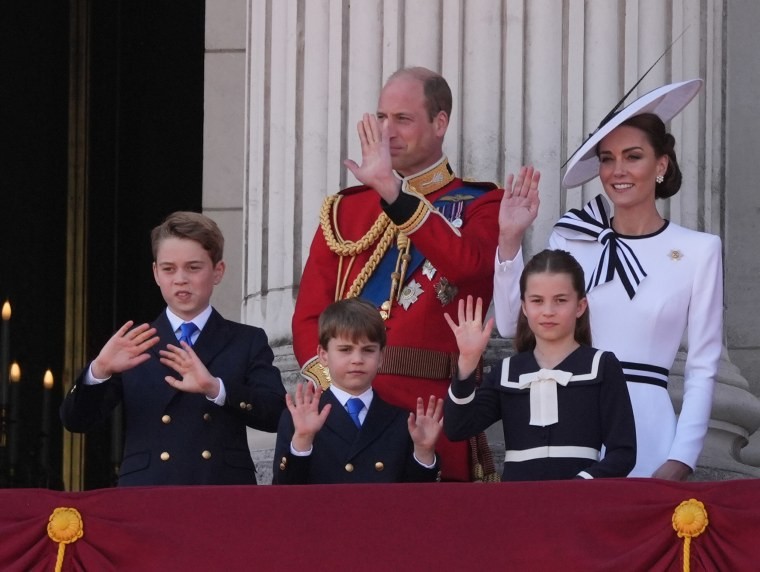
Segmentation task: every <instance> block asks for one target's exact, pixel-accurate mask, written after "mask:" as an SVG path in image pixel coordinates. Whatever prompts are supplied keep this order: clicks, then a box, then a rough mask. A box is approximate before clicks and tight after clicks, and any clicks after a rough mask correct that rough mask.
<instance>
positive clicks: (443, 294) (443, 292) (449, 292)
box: [435, 278, 459, 306]
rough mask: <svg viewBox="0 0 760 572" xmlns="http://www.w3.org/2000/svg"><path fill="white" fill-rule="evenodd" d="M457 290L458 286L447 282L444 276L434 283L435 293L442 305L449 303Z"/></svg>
mask: <svg viewBox="0 0 760 572" xmlns="http://www.w3.org/2000/svg"><path fill="white" fill-rule="evenodd" d="M458 292H459V288H457V287H456V286H454V285H453V284H451V283H449V281H448V280H447V279H446V278H441V280H440V282H438V284H436V285H435V295H436V297H437V298H438V299H439V300H440V301H441V304H442V305H443V306H445V305H447V304H450V303H451V301H452V300H453V299H454V298H456V295H457V293H458Z"/></svg>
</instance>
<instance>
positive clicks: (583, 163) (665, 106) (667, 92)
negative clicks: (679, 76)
mask: <svg viewBox="0 0 760 572" xmlns="http://www.w3.org/2000/svg"><path fill="white" fill-rule="evenodd" d="M703 83H704V82H703V81H702V80H701V79H690V80H687V81H682V82H679V83H671V84H668V85H663V86H662V87H658V88H657V89H655V90H652V91H650V92H649V93H647V94H645V95H642V96H641V97H639V98H638V99H637V100H636V101H634V102H633V103H631V104H630V105H628V106H627V107H625V108H623V109H622V110H620V111H619V112H617V113H614V111H613V112H612V113H610V114H609V115H608V116H607V117H605V118H604V120H603V121H602V123H601V124H600V125H599V128H598V129H597V130H596V131H594V133H592V134H591V135H590V136H589V138H588V139H586V141H584V143H583V145H581V146H580V148H579V149H578V150H577V151H576V152H575V153H573V155H572V157H570V160H569V161H568V166H567V170H566V171H565V176H564V177H563V178H562V186H563V187H565V188H566V189H570V188H572V187H577V186H579V185H582V184H583V183H585V182H587V181H590V180H591V179H593V178H594V177H596V176H597V175H598V174H599V159H598V157H597V156H596V146H597V145H598V144H599V142H600V141H601V140H602V139H604V138H605V137H606V136H607V135H608V134H609V133H610V132H611V131H612V130H613V129H615V128H616V127H619V126H620V124H622V123H623V122H625V121H626V120H627V119H630V118H631V117H634V116H636V115H641V114H642V113H654V114H655V115H657V116H658V117H659V118H660V119H662V121H663V122H664V123H667V122H668V121H670V120H671V119H673V118H674V117H675V116H676V115H678V113H679V112H680V111H681V110H682V109H683V108H684V107H686V105H688V103H689V102H690V101H691V100H692V99H694V96H695V95H697V93H698V92H699V90H700V89H701V88H702V84H703Z"/></svg>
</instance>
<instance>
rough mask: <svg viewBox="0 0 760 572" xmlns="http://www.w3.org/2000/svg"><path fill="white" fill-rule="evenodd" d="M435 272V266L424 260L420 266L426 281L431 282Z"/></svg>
mask: <svg viewBox="0 0 760 572" xmlns="http://www.w3.org/2000/svg"><path fill="white" fill-rule="evenodd" d="M436 272H437V270H436V269H435V266H433V263H432V262H430V261H429V260H425V263H424V264H423V265H422V274H423V275H425V276H427V278H428V280H431V281H432V280H433V276H435V273H436Z"/></svg>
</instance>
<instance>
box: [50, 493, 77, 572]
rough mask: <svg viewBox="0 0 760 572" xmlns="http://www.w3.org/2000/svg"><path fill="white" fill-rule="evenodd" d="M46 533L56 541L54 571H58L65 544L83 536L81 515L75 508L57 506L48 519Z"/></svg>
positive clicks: (60, 566) (61, 563)
mask: <svg viewBox="0 0 760 572" xmlns="http://www.w3.org/2000/svg"><path fill="white" fill-rule="evenodd" d="M47 533H48V536H49V537H50V539H51V540H52V541H53V542H57V543H58V558H57V559H56V562H55V571H56V572H60V570H61V569H62V568H63V555H64V553H65V551H66V545H67V544H71V543H72V542H76V541H77V540H79V539H80V538H82V537H83V536H84V522H83V521H82V515H81V514H79V511H78V510H77V509H75V508H69V507H58V508H57V509H55V510H54V511H53V514H51V515H50V518H49V519H48V525H47Z"/></svg>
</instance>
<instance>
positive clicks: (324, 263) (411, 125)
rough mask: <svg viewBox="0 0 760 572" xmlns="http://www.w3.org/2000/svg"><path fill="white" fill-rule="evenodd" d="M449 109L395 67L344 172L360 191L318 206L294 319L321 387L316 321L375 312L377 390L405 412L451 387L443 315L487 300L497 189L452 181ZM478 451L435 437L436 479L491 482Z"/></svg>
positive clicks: (426, 83)
mask: <svg viewBox="0 0 760 572" xmlns="http://www.w3.org/2000/svg"><path fill="white" fill-rule="evenodd" d="M451 99H452V98H451V90H450V89H449V86H448V84H447V83H446V80H445V79H444V78H443V77H441V76H440V75H439V74H437V73H435V72H432V71H430V70H428V69H425V68H405V69H401V70H399V71H397V72H396V73H394V74H393V75H392V76H391V77H390V78H389V79H388V81H387V83H386V84H385V86H384V87H383V90H382V92H381V94H380V99H379V102H378V110H377V116H376V117H375V116H374V115H372V114H365V115H364V117H363V119H362V121H360V122H359V124H358V126H357V129H358V133H359V139H360V141H361V146H362V164H361V165H357V164H356V163H355V162H353V161H351V160H347V161H346V162H345V165H346V167H347V168H348V169H349V170H350V171H351V172H352V173H353V174H354V176H355V177H356V178H357V179H358V180H359V181H361V182H362V183H364V185H361V186H358V187H352V188H349V189H346V190H344V191H342V192H341V193H339V194H337V195H331V196H328V197H327V198H326V199H325V201H324V203H323V205H322V209H321V213H320V228H319V229H317V232H316V235H315V237H314V240H313V242H312V245H311V250H310V252H309V258H308V260H307V262H306V267H305V269H304V273H303V277H302V279H301V286H300V291H299V295H298V299H297V301H296V308H295V314H294V316H293V348H294V352H295V355H296V358H297V360H298V362H299V364H300V365H301V366H302V369H301V372H302V374H303V375H304V376H305V377H308V378H310V379H312V380H313V381H314V382H315V383H320V384H321V385H322V386H323V387H327V386H328V385H329V372H327V371H325V370H324V369H323V368H322V366H321V365H320V364H319V362H318V360H317V345H318V339H317V319H318V317H319V314H320V313H321V312H322V310H323V309H324V308H325V307H327V305H328V304H330V303H331V302H333V301H335V300H340V299H343V298H350V297H355V296H359V297H361V298H364V299H366V300H369V301H371V302H372V303H374V304H375V305H376V306H377V308H378V310H379V311H380V313H381V315H382V316H383V318H384V319H385V323H386V327H387V336H388V344H387V347H386V351H385V356H384V359H383V365H382V367H381V369H380V373H379V375H378V376H377V377H376V379H375V382H374V383H373V387H374V390H375V391H377V392H378V394H379V395H380V396H381V397H382V398H383V399H385V400H386V401H388V402H390V403H392V404H393V405H396V406H398V407H403V408H405V409H407V410H409V411H412V410H414V408H415V407H416V400H417V397H423V398H427V397H428V396H430V395H435V396H437V397H444V396H445V394H446V391H447V389H448V386H449V382H450V380H451V375H452V373H453V368H454V367H455V364H456V360H457V354H456V352H457V345H456V340H455V339H454V336H453V335H452V333H451V330H450V329H449V328H448V326H447V324H446V322H445V320H444V317H443V314H444V312H449V313H452V312H453V311H455V310H456V309H457V305H458V301H459V299H460V298H464V297H466V296H467V295H468V294H469V295H472V296H475V297H478V296H479V297H481V298H483V300H484V302H485V303H486V304H489V303H490V301H491V296H492V291H493V268H494V251H495V247H496V244H497V242H498V237H499V221H498V219H499V202H500V200H501V198H502V194H503V191H502V190H498V189H496V188H495V185H493V184H490V183H470V182H463V181H462V180H461V179H459V178H457V177H455V175H454V172H453V170H452V168H451V166H450V164H449V162H448V159H447V158H446V156H445V155H444V154H443V138H444V135H445V133H446V129H447V128H448V124H449V116H450V114H451ZM526 173H527V176H526ZM511 181H512V177H511V176H510V183H509V185H508V187H511ZM537 184H538V174H537V172H536V174H535V176H534V175H533V171H532V169H523V170H521V172H520V176H519V177H518V179H517V184H516V185H515V189H517V188H518V187H519V186H523V187H525V188H526V189H527V188H528V187H530V188H531V189H533V190H534V192H537V190H536V189H537ZM510 193H511V189H510ZM522 230H524V229H522ZM521 236H522V232H516V235H515V237H516V238H515V240H516V244H515V248H514V253H515V254H516V253H517V251H518V250H519V240H520V237H521ZM478 445H479V446H480V451H477V450H476V449H477V448H478ZM484 445H485V439H484V437H482V438H481V439H479V440H473V441H471V442H470V443H468V442H466V441H463V442H456V443H452V442H450V441H448V440H445V439H444V438H443V437H442V438H441V440H440V441H439V443H438V447H437V450H438V453H439V455H440V457H441V469H442V477H443V479H444V480H455V481H469V480H472V479H483V478H486V479H489V478H491V475H490V474H484V472H485V473H490V471H491V470H492V465H489V464H488V462H490V453H488V452H487V446H486V447H485V448H484V447H483V446H484ZM478 455H480V456H478ZM478 459H480V461H483V460H485V461H486V462H485V463H482V462H480V461H479V460H478ZM494 476H495V475H494Z"/></svg>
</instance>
